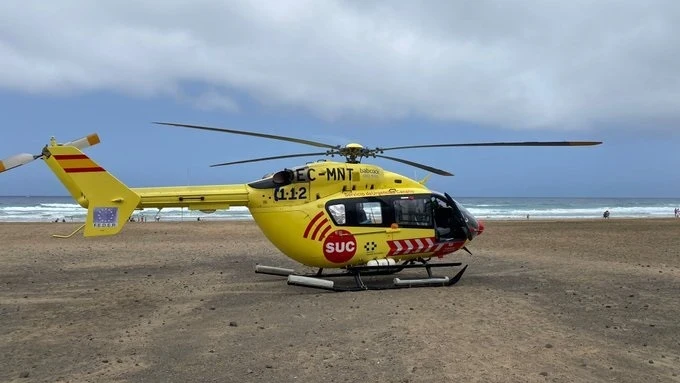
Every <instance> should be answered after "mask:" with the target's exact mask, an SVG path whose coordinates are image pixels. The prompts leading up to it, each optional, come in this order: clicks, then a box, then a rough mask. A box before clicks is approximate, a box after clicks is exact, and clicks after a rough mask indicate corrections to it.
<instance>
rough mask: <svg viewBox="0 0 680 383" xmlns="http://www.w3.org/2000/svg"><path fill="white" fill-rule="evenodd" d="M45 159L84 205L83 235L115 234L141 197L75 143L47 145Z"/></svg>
mask: <svg viewBox="0 0 680 383" xmlns="http://www.w3.org/2000/svg"><path fill="white" fill-rule="evenodd" d="M43 155H44V157H43V158H44V160H45V162H46V163H47V165H48V166H49V167H50V169H52V171H53V172H54V173H55V174H56V176H57V177H58V178H59V180H60V181H61V182H62V183H63V184H64V186H66V188H67V189H68V191H69V192H70V193H71V195H72V196H73V198H75V199H76V201H78V203H79V204H80V205H81V206H83V207H85V208H87V219H86V221H85V236H86V237H94V236H102V235H112V234H117V233H118V232H120V230H121V229H122V228H123V225H125V223H126V222H127V221H128V220H129V218H130V215H131V214H132V212H133V211H134V210H135V208H137V206H138V205H139V202H140V199H141V198H140V196H139V195H138V194H137V193H135V192H134V191H132V190H130V189H129V188H128V187H127V186H125V185H124V184H123V183H122V182H120V181H119V180H118V179H116V177H114V176H113V175H111V174H110V173H109V172H107V171H106V170H104V168H102V167H101V166H99V165H98V164H97V163H96V162H94V161H92V160H91V159H90V158H89V157H88V156H86V155H85V154H84V153H83V152H82V151H80V149H78V147H77V146H76V145H63V146H61V145H49V146H47V147H45V150H44V151H43Z"/></svg>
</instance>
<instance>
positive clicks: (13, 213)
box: [0, 197, 680, 222]
mask: <svg viewBox="0 0 680 383" xmlns="http://www.w3.org/2000/svg"><path fill="white" fill-rule="evenodd" d="M458 200H459V202H461V203H462V204H463V205H464V206H466V207H467V209H468V210H469V211H470V212H471V213H472V214H473V215H475V216H476V217H478V218H481V219H485V220H494V219H526V216H527V215H529V217H530V219H584V218H585V219H588V218H590V219H594V218H601V217H602V213H603V212H604V211H605V210H609V211H610V213H611V217H612V218H665V217H673V209H674V208H676V207H680V199H649V198H599V199H598V198H460V199H458ZM158 214H159V212H158V209H144V210H141V211H139V210H138V211H135V212H134V214H133V218H135V219H139V218H140V217H142V216H144V218H145V219H146V220H147V221H153V220H154V219H155V217H156V215H158ZM86 216H87V210H86V209H84V208H82V207H80V206H79V205H77V204H76V203H74V202H72V200H71V199H70V198H68V197H0V222H50V221H55V220H57V219H58V220H62V219H64V220H66V221H73V222H83V221H85V218H86ZM159 216H160V219H161V221H181V220H196V219H198V218H201V220H251V219H252V216H251V215H250V212H249V211H248V209H247V208H246V207H243V206H237V207H232V208H231V209H229V210H218V211H216V212H215V213H212V214H208V213H203V212H200V211H190V210H188V209H186V208H185V209H182V208H165V209H162V210H161V211H160V214H159Z"/></svg>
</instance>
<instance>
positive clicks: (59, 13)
mask: <svg viewBox="0 0 680 383" xmlns="http://www.w3.org/2000/svg"><path fill="white" fill-rule="evenodd" d="M678 20H680V3H678V2H675V1H673V0H669V1H646V2H639V1H598V2H591V1H570V2H557V1H542V0H535V1H528V0H526V1H519V0H518V1H500V0H499V1H475V2H452V1H425V2H413V1H406V0H403V1H387V0H385V1H314V0H307V1H303V0H300V1H276V2H272V1H253V2H236V1H234V2H222V1H209V0H202V1H194V2H184V1H144V2H139V1H117V2H103V3H95V2H88V1H76V0H72V1H60V2H58V3H57V2H44V1H24V2H22V3H21V5H10V4H8V3H4V4H0V65H1V66H2V70H1V71H0V87H3V88H6V89H12V90H16V91H22V92H48V93H55V94H60V93H64V92H68V93H70V92H85V91H90V90H99V89H106V90H115V91H120V92H124V93H126V94H139V95H144V96H149V95H168V94H169V95H177V97H180V98H186V97H189V95H188V94H186V93H185V92H184V91H183V87H182V84H184V83H188V82H191V83H205V84H208V85H209V86H210V89H213V90H212V91H210V92H208V93H205V94H203V95H199V96H197V97H196V98H195V100H193V102H192V103H193V104H195V105H196V106H197V107H202V108H205V107H210V108H223V109H225V110H227V111H229V112H235V111H237V110H238V105H237V104H236V103H235V102H234V100H233V99H232V98H231V97H229V96H228V94H230V92H234V91H237V92H244V93H247V94H248V95H249V97H250V98H252V99H254V100H257V101H259V102H261V103H263V104H266V105H273V106H292V107H296V108H302V109H306V110H309V111H310V112H312V113H315V114H317V115H319V116H323V117H325V118H329V119H334V118H341V117H345V116H351V117H355V116H362V117H369V118H380V119H390V118H403V117H406V116H419V117H426V118H431V119H437V120H443V121H465V122H469V123H479V124H490V125H498V126H507V127H510V128H516V129H518V128H543V127H547V128H557V129H568V128H590V127H594V126H597V125H599V124H602V125H607V124H612V123H620V124H634V123H643V122H645V121H655V122H656V123H658V124H660V126H658V127H660V128H663V127H675V126H678V122H679V120H680V72H679V71H678V69H677V68H680V31H679V30H678V29H679V27H678V26H677V25H678V22H677V21H678Z"/></svg>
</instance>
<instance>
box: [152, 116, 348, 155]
mask: <svg viewBox="0 0 680 383" xmlns="http://www.w3.org/2000/svg"><path fill="white" fill-rule="evenodd" d="M154 124H158V125H168V126H178V127H182V128H191V129H200V130H210V131H213V132H222V133H232V134H242V135H244V136H253V137H262V138H270V139H272V140H280V141H289V142H296V143H298V144H305V145H311V146H316V147H318V148H328V149H338V148H339V146H334V145H329V144H324V143H323V142H316V141H310V140H303V139H301V138H294V137H286V136H277V135H274V134H265V133H255V132H247V131H245V130H233V129H223V128H211V127H209V126H201V125H189V124H176V123H173V122H154Z"/></svg>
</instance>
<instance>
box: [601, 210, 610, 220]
mask: <svg viewBox="0 0 680 383" xmlns="http://www.w3.org/2000/svg"><path fill="white" fill-rule="evenodd" d="M602 218H604V219H608V218H609V210H605V211H604V213H602Z"/></svg>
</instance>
